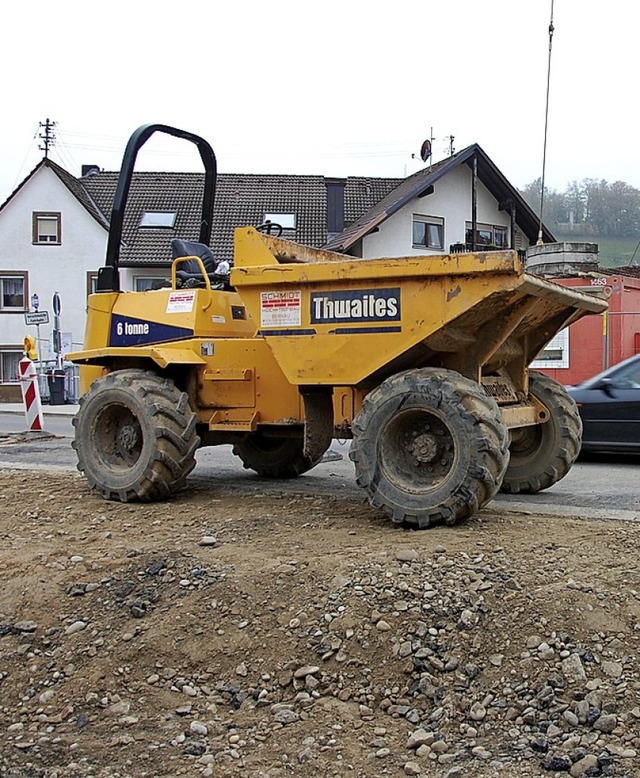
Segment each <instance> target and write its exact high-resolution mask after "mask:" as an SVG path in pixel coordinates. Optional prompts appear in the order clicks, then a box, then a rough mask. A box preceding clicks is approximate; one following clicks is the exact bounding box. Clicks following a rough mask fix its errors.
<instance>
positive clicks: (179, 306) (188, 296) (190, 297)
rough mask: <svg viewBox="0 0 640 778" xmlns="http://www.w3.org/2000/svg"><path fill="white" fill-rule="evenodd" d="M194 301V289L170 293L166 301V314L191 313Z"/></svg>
mask: <svg viewBox="0 0 640 778" xmlns="http://www.w3.org/2000/svg"><path fill="white" fill-rule="evenodd" d="M195 299H196V291H195V289H189V290H188V291H184V292H171V294H170V295H169V299H168V300H167V313H191V311H192V310H193V301H194V300H195Z"/></svg>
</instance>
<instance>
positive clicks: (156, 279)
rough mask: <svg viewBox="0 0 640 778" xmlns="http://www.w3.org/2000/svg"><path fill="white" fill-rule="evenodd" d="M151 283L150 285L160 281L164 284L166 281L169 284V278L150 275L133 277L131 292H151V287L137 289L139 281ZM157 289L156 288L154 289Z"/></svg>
mask: <svg viewBox="0 0 640 778" xmlns="http://www.w3.org/2000/svg"><path fill="white" fill-rule="evenodd" d="M143 280H145V281H151V282H152V284H157V283H158V282H159V281H162V282H163V283H166V282H167V281H169V282H171V278H170V277H169V276H155V275H154V276H151V275H143V276H133V291H134V292H151V291H153V286H151V287H150V288H149V289H138V282H139V281H143ZM156 288H157V287H156Z"/></svg>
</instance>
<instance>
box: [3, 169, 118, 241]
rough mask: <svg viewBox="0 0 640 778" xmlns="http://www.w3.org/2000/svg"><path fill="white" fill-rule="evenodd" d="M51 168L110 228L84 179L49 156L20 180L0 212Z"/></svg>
mask: <svg viewBox="0 0 640 778" xmlns="http://www.w3.org/2000/svg"><path fill="white" fill-rule="evenodd" d="M45 168H46V169H48V170H51V172H52V173H54V174H55V175H56V176H57V178H58V179H59V180H60V181H61V182H62V184H64V186H65V187H66V188H67V189H68V190H69V192H70V193H71V194H72V195H73V196H74V198H75V199H76V200H77V201H78V202H79V203H80V204H81V205H82V206H83V208H84V209H85V210H86V211H87V212H88V213H89V214H90V215H91V216H92V217H93V218H94V219H95V220H96V221H97V222H98V224H100V226H101V227H104V228H105V229H109V222H108V220H107V218H106V217H105V215H104V213H103V212H102V211H101V210H100V208H98V206H97V205H96V203H95V202H94V201H93V200H92V198H91V196H90V195H89V193H88V192H87V191H86V189H85V188H84V187H83V186H82V179H77V178H75V177H74V176H72V175H71V173H69V172H68V171H67V170H65V169H64V168H63V167H61V166H60V165H58V164H57V163H56V162H54V161H53V160H51V159H48V158H47V157H45V158H43V159H41V160H40V162H38V164H37V165H36V166H35V167H34V168H33V170H32V171H31V172H30V173H29V174H28V175H27V176H26V177H25V178H24V179H23V180H22V181H21V182H20V184H19V185H18V186H17V187H16V188H15V189H14V190H13V192H12V193H11V194H10V195H9V197H8V198H7V199H6V200H5V201H4V203H2V205H1V206H0V213H1V212H2V211H3V210H4V208H6V206H7V205H8V204H9V203H10V202H11V201H12V200H14V199H15V197H16V196H17V195H18V193H19V192H21V191H22V190H23V189H25V188H26V187H27V186H28V185H29V183H30V182H31V181H32V180H33V178H34V177H35V176H36V174H37V173H38V172H39V171H41V170H43V169H45Z"/></svg>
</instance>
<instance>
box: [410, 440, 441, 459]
mask: <svg viewBox="0 0 640 778" xmlns="http://www.w3.org/2000/svg"><path fill="white" fill-rule="evenodd" d="M407 450H408V453H409V454H410V455H411V456H412V457H413V458H414V459H415V461H416V463H417V464H427V463H429V462H433V460H434V459H435V458H436V456H437V455H438V444H437V442H436V440H435V438H434V437H433V435H431V434H430V433H428V432H424V433H422V434H421V435H417V436H416V437H415V438H414V439H413V440H412V441H411V442H410V443H409V445H408V446H407Z"/></svg>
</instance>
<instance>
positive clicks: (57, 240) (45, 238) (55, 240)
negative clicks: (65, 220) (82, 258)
mask: <svg viewBox="0 0 640 778" xmlns="http://www.w3.org/2000/svg"><path fill="white" fill-rule="evenodd" d="M33 243H34V245H36V246H59V245H60V244H61V243H62V214H61V213H44V212H42V211H34V214H33Z"/></svg>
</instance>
